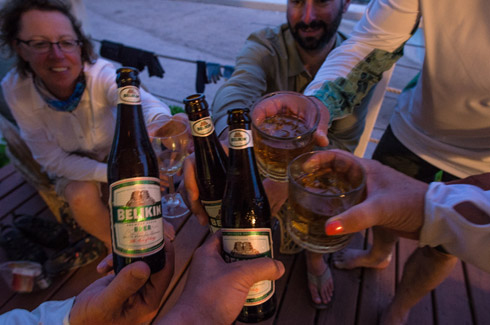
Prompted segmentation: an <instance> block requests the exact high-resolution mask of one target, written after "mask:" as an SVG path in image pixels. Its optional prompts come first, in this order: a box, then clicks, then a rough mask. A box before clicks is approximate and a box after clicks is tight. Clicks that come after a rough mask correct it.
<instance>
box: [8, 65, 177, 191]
mask: <svg viewBox="0 0 490 325" xmlns="http://www.w3.org/2000/svg"><path fill="white" fill-rule="evenodd" d="M83 73H84V75H85V80H86V88H85V91H84V92H83V94H82V98H81V100H80V103H79V104H78V106H77V108H76V109H75V110H74V111H73V112H59V111H56V110H54V109H52V108H50V107H49V106H48V105H47V103H46V102H45V101H44V100H43V99H42V97H41V96H40V94H39V93H38V91H37V90H36V87H35V85H34V82H33V79H32V77H27V78H22V77H21V76H20V75H19V74H18V73H17V72H16V71H15V69H13V70H11V71H9V73H8V74H7V75H6V76H5V78H4V79H3V80H2V88H3V93H4V96H5V99H6V102H7V104H8V106H9V107H10V109H11V111H12V115H13V116H14V118H15V120H16V122H17V124H18V125H19V127H20V131H21V136H22V138H23V139H24V141H25V142H26V144H27V145H28V147H29V148H30V150H31V152H32V154H33V156H34V159H35V160H36V161H37V162H38V163H39V164H40V165H41V166H42V167H43V168H44V169H45V171H47V172H48V174H49V175H50V176H58V177H65V178H68V179H71V180H79V181H98V182H107V164H106V163H105V162H104V159H106V158H107V156H108V155H109V153H110V149H111V145H112V140H113V137H114V130H115V125H116V116H117V84H116V70H115V68H114V66H113V65H112V64H111V63H110V62H109V61H106V60H104V59H97V61H96V62H95V63H94V64H87V63H85V65H84V69H83ZM140 91H141V102H142V107H143V114H144V116H145V122H146V123H148V122H150V121H152V120H154V119H155V118H156V117H157V116H158V115H168V116H170V115H171V114H170V109H169V108H168V106H167V105H166V104H164V103H163V102H161V101H160V100H158V99H156V98H155V97H153V96H152V95H151V94H149V93H148V92H146V91H144V90H143V89H140Z"/></svg>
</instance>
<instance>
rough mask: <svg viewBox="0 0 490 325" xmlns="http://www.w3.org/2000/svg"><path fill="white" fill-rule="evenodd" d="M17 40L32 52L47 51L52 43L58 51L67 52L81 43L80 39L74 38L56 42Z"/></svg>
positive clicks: (73, 49)
mask: <svg viewBox="0 0 490 325" xmlns="http://www.w3.org/2000/svg"><path fill="white" fill-rule="evenodd" d="M17 42H19V43H23V44H25V45H27V46H28V47H29V48H30V49H31V50H32V51H33V52H34V53H47V52H49V50H50V49H51V46H53V45H56V46H58V48H59V49H60V51H62V52H65V53H69V52H73V51H75V49H76V48H77V47H78V46H80V45H81V44H82V42H81V41H79V40H74V39H66V40H61V41H58V42H48V41H41V40H39V41H38V40H29V41H24V40H21V39H18V38H17Z"/></svg>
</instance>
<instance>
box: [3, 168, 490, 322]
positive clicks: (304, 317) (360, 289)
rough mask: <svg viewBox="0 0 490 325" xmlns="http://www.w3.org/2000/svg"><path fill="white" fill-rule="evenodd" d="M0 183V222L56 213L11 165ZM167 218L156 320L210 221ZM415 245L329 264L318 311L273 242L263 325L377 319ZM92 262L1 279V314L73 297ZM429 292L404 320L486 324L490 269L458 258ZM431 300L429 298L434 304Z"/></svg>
mask: <svg viewBox="0 0 490 325" xmlns="http://www.w3.org/2000/svg"><path fill="white" fill-rule="evenodd" d="M7 180H8V181H7ZM0 188H1V192H0V193H3V194H2V195H3V196H1V195H0V221H1V222H11V218H12V214H13V213H14V212H15V213H27V214H32V215H38V216H41V217H47V218H54V217H53V216H52V214H51V212H50V211H49V209H48V208H47V207H46V206H45V204H44V201H43V200H42V198H41V197H40V196H39V195H38V194H37V193H36V191H35V190H34V189H33V188H32V187H31V186H30V185H28V184H27V183H24V182H23V181H22V179H21V178H19V174H18V173H17V172H16V171H15V169H13V167H12V166H11V165H9V166H8V167H4V168H0ZM171 223H172V224H173V225H174V227H175V228H176V231H177V233H178V236H177V238H176V240H175V242H174V246H175V252H176V255H177V254H178V258H177V262H176V270H175V274H176V276H174V278H173V279H172V281H171V286H170V289H169V290H168V291H167V292H166V293H165V296H164V299H163V300H162V302H163V301H165V304H164V305H163V306H162V307H161V309H160V311H159V314H158V315H157V318H156V319H161V317H162V316H163V315H164V314H165V313H166V312H167V311H168V310H169V309H170V308H172V306H173V305H174V304H175V302H176V301H177V299H178V297H179V295H180V293H181V292H182V290H183V287H184V284H185V281H186V279H187V275H188V265H189V263H190V261H191V259H192V256H193V253H194V251H195V249H196V248H197V247H198V246H199V245H200V244H201V243H202V242H203V241H204V240H205V238H206V237H207V236H208V235H209V231H208V227H203V226H201V225H200V224H199V223H198V222H197V220H196V218H195V217H194V216H189V217H184V218H181V219H176V220H172V221H171ZM369 233H370V232H369ZM277 235H278V232H274V242H275V243H279V240H278V237H277ZM370 241H371V238H370V237H369V238H368V242H370ZM351 245H352V247H363V245H364V240H363V237H362V236H361V235H359V236H357V238H356V239H355V240H353V241H352V242H351ZM416 246H417V244H416V242H415V241H406V240H400V242H399V244H398V248H397V250H396V253H395V254H394V261H393V262H392V263H391V264H390V266H389V267H388V268H387V269H385V270H372V269H371V270H370V269H364V268H360V269H356V270H337V269H334V268H333V269H332V271H333V277H334V283H335V294H334V301H333V302H332V305H331V306H330V307H329V309H327V310H325V311H320V312H319V311H316V310H315V309H314V308H313V306H312V304H311V302H310V299H311V298H310V294H309V292H308V289H307V280H306V272H305V271H306V267H305V256H304V253H299V254H296V255H282V254H279V253H277V247H276V246H275V257H276V258H277V259H279V260H281V261H283V263H284V264H285V266H286V274H285V275H284V276H283V278H281V279H280V280H278V281H277V282H276V298H277V301H278V308H277V313H276V315H275V317H273V318H271V319H270V320H268V321H265V322H263V324H281V325H282V324H325V325H329V324H346V325H349V324H360V325H364V324H366V325H370V324H376V323H377V321H378V316H379V313H380V311H381V309H382V308H384V307H386V305H387V304H388V303H389V301H390V300H391V297H392V296H393V293H394V289H395V283H396V281H397V280H399V279H400V277H401V270H402V269H403V265H404V263H405V261H406V260H407V258H408V256H409V255H410V254H411V253H412V251H413V250H414V249H415V248H416ZM5 260H6V256H5V253H4V252H3V250H1V249H0V261H5ZM97 264H98V261H96V262H93V263H91V264H90V265H87V266H85V267H83V268H80V269H78V270H76V271H72V272H69V273H67V274H65V275H63V276H60V277H58V278H56V279H54V282H53V284H52V286H51V287H49V288H48V289H45V290H42V291H38V292H34V293H30V294H16V293H14V292H11V291H10V290H9V289H8V288H6V287H5V284H4V283H3V282H2V283H1V286H2V290H0V313H3V312H5V311H8V310H10V309H13V308H25V309H33V308H35V307H37V305H39V304H40V303H42V302H43V301H44V300H50V299H65V298H69V297H71V296H74V295H76V294H77V293H79V292H80V291H81V290H83V289H84V288H85V287H86V286H88V285H89V284H90V283H92V282H93V281H94V280H96V279H98V278H99V277H100V275H99V274H97V272H96V271H95V267H96V265H97ZM432 295H433V296H434V299H433V298H432ZM432 295H431V294H428V295H426V296H425V297H424V298H423V299H422V301H421V302H419V303H418V304H417V305H416V306H415V307H414V308H413V309H412V311H411V314H410V318H409V320H408V324H409V325H415V324H417V325H419V324H424V325H425V324H428V325H433V324H437V325H439V324H441V325H442V324H444V325H445V324H450V325H451V324H458V325H459V324H476V325H479V324H490V308H489V306H490V274H488V273H485V272H483V271H481V270H479V269H477V268H476V267H474V266H471V265H467V264H463V263H458V266H457V267H456V269H455V271H453V273H451V275H450V276H449V277H448V279H447V280H446V281H444V282H443V284H442V285H441V286H439V287H438V288H437V289H436V290H435V291H433V293H432ZM432 300H434V301H435V305H434V306H432ZM434 319H436V322H434ZM237 325H238V324H237Z"/></svg>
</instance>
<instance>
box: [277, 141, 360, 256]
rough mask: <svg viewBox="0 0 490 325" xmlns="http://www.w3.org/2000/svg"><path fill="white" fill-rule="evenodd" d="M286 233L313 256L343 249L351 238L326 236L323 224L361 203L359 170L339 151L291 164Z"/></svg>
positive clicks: (316, 154) (303, 157)
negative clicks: (315, 253) (314, 253)
mask: <svg viewBox="0 0 490 325" xmlns="http://www.w3.org/2000/svg"><path fill="white" fill-rule="evenodd" d="M288 176H289V181H290V184H289V206H288V210H287V229H288V231H289V233H290V235H291V237H292V239H293V240H294V241H295V242H296V243H297V244H298V245H300V246H301V247H304V248H306V249H308V250H310V251H314V252H317V253H330V252H335V251H338V250H340V249H342V248H344V247H345V246H346V245H347V244H348V243H349V241H350V239H351V235H341V236H327V235H326V234H325V222H326V221H327V220H328V219H329V218H331V217H333V216H336V215H338V214H339V213H341V212H343V211H345V210H347V209H348V208H350V207H352V206H353V205H355V204H358V203H359V202H361V201H362V199H363V195H364V187H365V175H364V170H363V168H362V166H361V165H360V164H359V163H358V162H357V161H356V160H355V159H353V158H352V157H351V156H350V155H348V154H346V153H343V152H340V151H329V150H327V151H313V152H308V153H305V154H302V155H301V156H299V157H297V158H296V159H295V160H293V161H292V162H291V164H290V165H289V169H288Z"/></svg>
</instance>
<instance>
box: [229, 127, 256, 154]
mask: <svg viewBox="0 0 490 325" xmlns="http://www.w3.org/2000/svg"><path fill="white" fill-rule="evenodd" d="M228 146H229V147H230V149H245V148H252V147H253V146H254V142H253V138H252V131H251V130H245V129H234V130H231V131H230V133H229V134H228Z"/></svg>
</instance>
